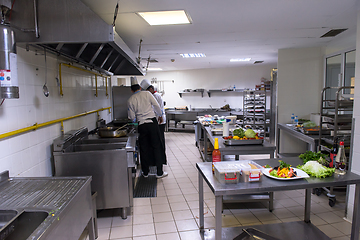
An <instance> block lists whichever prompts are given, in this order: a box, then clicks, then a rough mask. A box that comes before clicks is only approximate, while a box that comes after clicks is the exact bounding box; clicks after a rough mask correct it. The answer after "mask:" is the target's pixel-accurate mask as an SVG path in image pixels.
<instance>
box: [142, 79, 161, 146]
mask: <svg viewBox="0 0 360 240" xmlns="http://www.w3.org/2000/svg"><path fill="white" fill-rule="evenodd" d="M140 87H141V88H142V89H144V90H147V91H149V92H151V93H152V95H153V96H154V98H155V99H156V101H157V102H158V104H159V106H160V108H161V111H162V113H163V114H162V116H161V117H159V118H158V123H159V128H160V133H161V139H162V143H163V145H164V149H165V124H166V114H165V109H164V101H163V99H162V97H161V95H160V93H158V92H156V91H155V89H154V86H153V85H151V83H150V81H149V80H147V79H144V80H142V81H141V83H140Z"/></svg>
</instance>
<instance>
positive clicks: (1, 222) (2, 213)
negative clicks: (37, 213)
mask: <svg viewBox="0 0 360 240" xmlns="http://www.w3.org/2000/svg"><path fill="white" fill-rule="evenodd" d="M17 214H18V212H17V211H15V210H0V229H2V228H3V227H4V226H5V225H6V224H8V223H9V222H10V220H12V219H13V218H14V217H15V216H16V215H17Z"/></svg>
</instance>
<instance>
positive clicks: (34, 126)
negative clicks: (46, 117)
mask: <svg viewBox="0 0 360 240" xmlns="http://www.w3.org/2000/svg"><path fill="white" fill-rule="evenodd" d="M110 109H111V107H107V108H100V109H97V110H92V111H88V112H84V113H80V114H77V115H73V116H70V117H65V118H59V119H56V120H52V121H48V122H44V123H39V124H38V123H35V124H34V125H32V126H30V127H26V128H21V129H18V130H14V131H11V132H7V133H3V134H0V139H4V138H7V137H12V136H15V135H18V134H21V133H25V132H29V131H32V130H36V129H38V128H42V127H46V126H49V125H53V124H56V123H61V126H62V129H61V131H63V122H64V121H66V120H70V119H74V118H78V117H82V116H86V115H89V114H92V113H97V114H98V116H99V112H100V111H104V110H109V113H110Z"/></svg>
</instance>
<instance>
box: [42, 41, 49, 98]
mask: <svg viewBox="0 0 360 240" xmlns="http://www.w3.org/2000/svg"><path fill="white" fill-rule="evenodd" d="M44 56H45V83H44V86H43V92H44V95H45V97H48V96H49V89H48V87H47V86H46V83H47V65H46V49H45V48H44Z"/></svg>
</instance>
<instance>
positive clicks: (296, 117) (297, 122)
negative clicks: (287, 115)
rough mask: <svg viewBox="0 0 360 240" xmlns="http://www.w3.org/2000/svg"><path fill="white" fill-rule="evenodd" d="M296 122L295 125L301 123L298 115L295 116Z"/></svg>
mask: <svg viewBox="0 0 360 240" xmlns="http://www.w3.org/2000/svg"><path fill="white" fill-rule="evenodd" d="M294 124H295V126H297V125H299V119H298V116H295V118H294Z"/></svg>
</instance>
